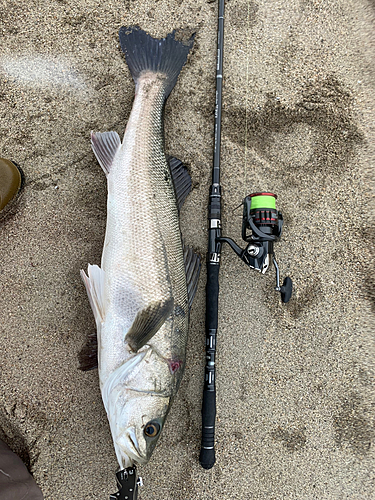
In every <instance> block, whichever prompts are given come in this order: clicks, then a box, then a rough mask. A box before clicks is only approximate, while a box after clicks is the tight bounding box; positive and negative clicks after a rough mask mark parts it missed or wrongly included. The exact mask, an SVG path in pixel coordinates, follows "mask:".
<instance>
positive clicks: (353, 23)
mask: <svg viewBox="0 0 375 500" xmlns="http://www.w3.org/2000/svg"><path fill="white" fill-rule="evenodd" d="M0 7H1V17H0V34H1V39H0V40H1V52H0V54H1V56H0V101H1V107H0V110H1V122H0V156H1V157H7V158H12V159H14V160H16V161H17V162H18V163H19V164H20V165H21V166H22V168H23V170H24V172H25V175H26V179H27V181H26V186H25V189H24V193H23V196H22V198H21V200H20V202H19V204H18V206H17V209H16V210H14V212H13V213H12V214H10V215H9V216H8V217H7V218H6V219H5V220H2V221H1V223H0V224H1V227H0V231H1V238H0V255H1V265H0V273H1V281H0V311H1V312H0V325H1V326H0V329H1V333H0V382H1V391H0V437H2V438H3V439H4V440H5V441H6V442H7V443H8V445H9V446H10V447H11V448H12V449H13V450H14V451H16V452H17V453H19V455H20V456H21V458H22V459H23V460H24V461H25V463H26V464H27V466H28V467H29V470H30V471H31V472H32V473H33V475H34V477H35V479H36V480H37V482H38V483H39V485H40V486H41V488H42V490H43V493H44V496H45V499H46V500H56V499H59V500H70V499H80V500H82V499H87V500H88V499H101V500H103V499H106V498H108V497H109V494H110V493H112V492H114V491H115V489H116V486H115V475H114V474H115V470H116V468H117V462H116V457H115V453H114V451H113V446H112V441H111V436H110V431H109V426H108V423H107V419H106V415H105V411H104V408H103V405H102V401H101V396H100V391H99V386H98V374H97V372H96V371H90V372H86V373H83V372H81V371H79V370H78V369H77V367H78V358H77V356H78V353H79V351H80V350H81V349H82V347H83V346H84V344H85V342H86V339H87V337H88V336H89V335H90V334H91V335H92V334H94V332H95V323H94V319H93V317H92V313H91V310H90V306H89V303H88V300H87V297H86V293H85V290H84V286H83V284H82V283H81V281H80V276H79V270H80V269H81V268H86V266H87V263H89V262H90V263H91V264H99V263H100V257H101V250H102V245H103V239H104V231H105V223H106V180H105V176H104V174H103V173H102V171H101V168H100V166H99V165H98V164H97V162H96V160H95V158H94V155H93V153H92V151H91V147H90V139H89V137H90V131H91V130H94V131H108V130H115V131H117V132H118V133H119V134H120V136H122V134H123V133H124V130H125V125H126V120H127V118H128V116H129V113H130V109H131V104H132V100H133V95H134V85H133V82H132V79H131V77H130V74H129V71H128V68H127V66H126V63H125V60H124V57H123V55H122V54H121V51H120V48H119V43H118V30H119V28H120V27H121V26H123V25H132V24H138V25H139V26H141V27H142V28H143V29H146V30H149V32H150V33H151V34H152V35H153V36H158V37H161V36H164V35H166V34H167V33H168V32H170V31H171V30H172V29H174V28H183V29H188V30H194V31H196V33H197V34H196V42H195V46H194V49H193V51H192V53H191V56H190V58H189V61H188V64H187V65H186V67H185V68H184V69H183V71H182V74H181V75H180V78H179V81H178V83H177V86H176V88H175V90H174V91H173V92H172V94H171V96H170V98H169V100H168V103H167V107H166V113H165V132H166V151H167V152H168V153H170V154H172V155H174V156H177V157H178V158H180V159H182V160H183V161H185V162H186V163H187V165H188V167H189V170H190V172H191V176H192V179H193V191H192V193H191V195H190V196H189V198H188V200H187V201H186V203H185V205H184V208H183V210H182V213H181V229H182V233H183V236H184V240H185V241H186V242H187V243H188V244H189V245H192V246H194V247H195V248H197V249H198V250H199V251H200V252H201V254H202V255H205V252H206V246H207V220H206V219H207V203H208V188H209V184H210V178H211V164H212V149H213V116H212V115H213V108H214V99H215V64H216V25H217V21H216V20H217V4H216V3H215V2H207V1H203V0H201V1H198V2H186V1H185V2H181V1H177V0H160V1H157V2H151V1H149V0H147V1H139V0H135V1H133V0H127V1H125V2H119V1H107V2H105V3H103V2H98V1H93V0H88V1H85V2H83V1H82V2H72V1H68V0H66V1H65V0H57V1H52V0H48V1H46V2H35V3H30V2H26V1H24V0H16V1H13V2H9V1H8V2H7V1H1V2H0ZM166 13H168V15H166ZM374 19H375V5H374V3H373V2H370V1H368V0H359V1H353V0H346V1H344V0H335V1H330V0H328V1H323V0H315V1H314V0H300V1H297V0H291V1H286V0H280V1H278V0H276V1H274V2H266V1H265V0H259V1H251V0H250V1H249V2H246V1H239V0H231V1H228V2H227V5H226V20H225V57H224V77H225V78H224V96H223V136H222V184H223V189H224V199H223V230H224V232H225V234H226V235H228V236H231V237H233V238H235V239H236V240H238V241H240V231H241V217H240V212H234V211H233V210H234V208H235V207H237V206H238V205H239V204H240V203H241V201H242V199H243V197H244V195H245V194H248V193H250V192H255V191H259V190H262V191H264V190H265V191H272V192H276V193H277V195H278V201H277V206H278V208H279V209H280V210H281V211H282V212H283V215H284V219H285V229H284V232H283V237H282V240H281V242H279V243H277V244H276V246H275V252H276V256H277V258H278V261H279V265H280V270H281V275H282V278H284V277H285V276H290V277H291V278H292V279H293V282H294V286H295V291H294V296H293V299H292V300H291V302H290V303H289V304H288V305H283V304H281V302H280V301H279V297H278V295H277V293H276V292H274V291H273V287H274V273H273V271H272V270H271V271H270V272H269V273H268V274H267V275H266V276H261V275H259V274H258V273H256V272H254V271H252V270H250V269H247V268H246V267H245V266H244V265H243V264H242V263H241V261H239V259H236V258H235V257H234V255H233V254H232V253H231V251H230V250H229V248H224V250H223V254H222V267H221V272H220V284H221V289H220V317H219V322H220V331H219V335H218V351H217V390H218V408H217V417H218V418H217V437H216V443H217V463H216V465H215V467H214V468H213V469H212V470H210V471H204V470H202V469H201V467H200V466H199V464H198V455H199V448H200V425H201V421H200V407H201V392H202V380H203V371H204V361H205V360H204V342H205V335H204V307H205V292H204V287H205V270H204V269H202V276H201V279H200V284H199V289H198V293H197V296H196V298H195V302H194V305H193V309H192V315H191V329H190V339H189V346H188V359H187V365H186V371H185V377H184V380H183V382H182V386H181V388H180V391H179V393H178V397H177V399H176V401H175V403H174V405H173V408H172V411H171V413H170V415H169V418H168V420H167V424H166V427H165V429H164V431H163V434H162V437H161V439H160V443H159V445H158V447H157V449H156V450H155V452H154V454H153V458H152V460H151V461H150V463H149V464H148V465H147V466H145V467H141V468H140V474H141V475H142V476H143V479H144V483H145V486H144V487H143V488H142V490H141V492H140V499H141V500H151V499H156V498H160V499H163V500H197V499H199V500H208V499H210V500H217V499H219V498H220V499H222V500H236V499H241V500H244V499H252V500H258V499H259V500H271V499H275V500H279V499H283V498H285V499H288V500H291V499H298V500H302V499H306V500H311V499H315V498H316V499H324V500H331V499H337V500H342V499H350V500H366V499H371V498H374V497H375V487H374V481H373V477H374V472H375V470H374V444H373V441H374V426H373V424H374V404H375V398H374V389H373V387H374V385H373V384H374V352H375V350H374V337H373V331H374V321H373V318H374V316H373V315H374V311H375V302H374V300H375V295H374V291H373V290H374V285H375V269H374V264H373V260H374V242H375V238H374V229H373V227H374V219H373V199H374V192H373V188H374V184H373V165H374V134H375V130H374V124H373V120H374V118H373V117H374V110H375V98H374V95H375V92H374V90H375V89H374V76H375V71H374V62H373V60H374V35H373V32H374V24H375V23H374Z"/></svg>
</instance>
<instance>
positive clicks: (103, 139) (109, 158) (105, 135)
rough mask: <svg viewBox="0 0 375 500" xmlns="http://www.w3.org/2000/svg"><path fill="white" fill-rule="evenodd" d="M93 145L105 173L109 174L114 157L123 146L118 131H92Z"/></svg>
mask: <svg viewBox="0 0 375 500" xmlns="http://www.w3.org/2000/svg"><path fill="white" fill-rule="evenodd" d="M91 147H92V150H93V151H94V153H95V156H96V159H97V160H98V162H99V164H100V166H101V167H102V169H103V170H104V172H105V175H108V174H109V172H110V170H111V166H112V163H113V159H114V157H115V156H116V153H117V151H118V150H119V149H120V147H121V140H120V137H119V135H118V133H117V132H96V133H94V132H91Z"/></svg>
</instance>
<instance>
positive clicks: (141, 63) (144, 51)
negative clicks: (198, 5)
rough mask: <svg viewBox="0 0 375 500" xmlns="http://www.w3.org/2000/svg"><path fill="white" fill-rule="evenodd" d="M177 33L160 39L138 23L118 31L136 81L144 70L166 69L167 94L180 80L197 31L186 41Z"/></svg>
mask: <svg viewBox="0 0 375 500" xmlns="http://www.w3.org/2000/svg"><path fill="white" fill-rule="evenodd" d="M175 33H176V31H173V32H172V33H169V35H167V36H166V37H165V38H162V39H160V40H159V39H156V38H152V36H150V35H149V34H148V33H146V32H145V31H143V30H141V29H140V28H139V27H138V26H130V27H126V26H123V27H122V28H121V29H120V32H119V37H120V44H121V48H122V51H123V52H124V54H125V57H126V62H127V63H128V66H129V69H130V72H131V74H132V77H133V79H134V81H135V83H137V80H138V78H139V76H140V74H141V73H142V72H143V71H147V70H148V71H152V72H155V73H164V74H165V75H166V88H165V97H166V98H167V97H168V96H169V94H170V93H171V91H172V89H173V87H174V86H175V84H176V82H177V78H178V75H179V74H180V71H181V69H182V67H183V65H184V64H185V63H186V60H187V56H188V54H189V51H190V49H191V48H192V46H193V43H194V37H195V33H194V34H193V35H192V36H191V37H190V39H189V40H187V41H186V42H184V41H180V40H177V39H176V38H175Z"/></svg>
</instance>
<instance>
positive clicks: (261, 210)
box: [217, 193, 293, 303]
mask: <svg viewBox="0 0 375 500" xmlns="http://www.w3.org/2000/svg"><path fill="white" fill-rule="evenodd" d="M276 198H277V196H276V195H275V194H273V193H253V194H249V195H248V196H246V198H245V199H244V200H243V202H242V204H243V216H242V239H243V240H244V241H245V242H246V243H247V246H246V248H244V249H243V248H241V247H240V246H238V245H237V243H236V242H235V241H234V240H232V238H226V237H222V236H220V237H218V238H217V241H220V242H222V243H228V244H229V245H230V247H231V248H232V249H233V250H234V252H235V253H236V254H237V255H238V257H239V258H240V259H241V260H242V261H243V262H245V264H246V265H248V266H249V267H250V268H252V269H255V270H256V271H260V272H261V273H262V274H265V273H266V271H267V270H268V268H269V265H270V260H271V259H272V262H273V265H274V266H275V269H276V287H275V290H276V291H278V292H280V294H281V300H282V302H284V303H286V302H288V301H289V300H290V298H291V296H292V289H293V283H292V280H291V279H290V278H289V277H287V278H285V279H284V282H283V284H282V286H280V271H279V266H278V264H277V262H276V259H275V255H274V251H273V244H274V242H275V241H278V240H279V238H280V236H281V231H282V227H283V223H284V221H283V216H282V214H281V212H279V211H278V210H276Z"/></svg>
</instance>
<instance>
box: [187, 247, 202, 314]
mask: <svg viewBox="0 0 375 500" xmlns="http://www.w3.org/2000/svg"><path fill="white" fill-rule="evenodd" d="M184 261H185V273H186V283H187V287H188V299H189V309H190V308H191V306H192V304H193V299H194V295H195V292H196V291H197V287H198V281H199V273H200V270H201V258H200V257H199V255H198V254H197V253H195V252H194V250H193V249H192V248H191V247H185V246H184Z"/></svg>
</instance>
